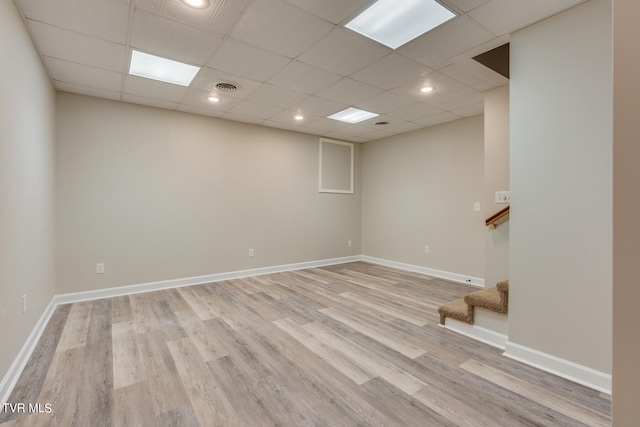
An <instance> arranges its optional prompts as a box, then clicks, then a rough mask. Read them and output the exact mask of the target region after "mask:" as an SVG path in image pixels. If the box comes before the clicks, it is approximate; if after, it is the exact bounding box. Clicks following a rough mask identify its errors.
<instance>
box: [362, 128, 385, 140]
mask: <svg viewBox="0 0 640 427" xmlns="http://www.w3.org/2000/svg"><path fill="white" fill-rule="evenodd" d="M360 136H361V137H362V138H363V139H365V140H366V141H373V140H375V139H382V138H388V137H390V136H393V132H388V131H386V130H382V129H377V130H372V129H369V130H368V131H367V132H364V133H362V134H360Z"/></svg>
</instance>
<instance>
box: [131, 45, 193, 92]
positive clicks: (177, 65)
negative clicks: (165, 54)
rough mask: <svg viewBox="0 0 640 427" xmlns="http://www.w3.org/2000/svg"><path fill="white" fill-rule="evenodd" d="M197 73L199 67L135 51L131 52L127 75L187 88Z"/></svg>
mask: <svg viewBox="0 0 640 427" xmlns="http://www.w3.org/2000/svg"><path fill="white" fill-rule="evenodd" d="M198 71H200V67H196V66H193V65H189V64H184V63H182V62H178V61H173V60H171V59H167V58H162V57H160V56H154V55H149V54H148V53H143V52H139V51H137V50H132V51H131V64H130V65H129V74H131V75H134V76H139V77H145V78H147V79H153V80H159V81H161V82H166V83H172V84H174V85H180V86H189V85H190V84H191V80H193V78H194V77H195V76H196V74H198Z"/></svg>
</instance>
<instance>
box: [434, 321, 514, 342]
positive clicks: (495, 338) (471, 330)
mask: <svg viewBox="0 0 640 427" xmlns="http://www.w3.org/2000/svg"><path fill="white" fill-rule="evenodd" d="M443 327H444V328H445V329H449V330H450V331H453V332H456V333H458V334H460V335H464V336H466V337H469V338H473V339H474V340H477V341H480V342H483V343H485V344H489V345H491V346H493V347H497V348H499V349H501V350H504V349H505V345H506V344H507V341H508V339H509V337H507V336H506V335H504V334H501V333H498V332H496V331H492V330H491V329H487V328H483V327H482V326H478V325H470V324H468V323H465V322H460V321H459V320H456V319H452V318H450V317H447V320H446V324H445V325H444V326H443Z"/></svg>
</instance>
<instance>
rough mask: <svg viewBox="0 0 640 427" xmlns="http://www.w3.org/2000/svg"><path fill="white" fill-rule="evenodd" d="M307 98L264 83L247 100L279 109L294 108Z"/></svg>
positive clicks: (303, 94)
mask: <svg viewBox="0 0 640 427" xmlns="http://www.w3.org/2000/svg"><path fill="white" fill-rule="evenodd" d="M308 96H309V95H307V94H305V93H301V92H297V91H294V90H289V89H285V88H282V87H278V86H273V85H270V84H267V83H264V84H262V85H261V86H260V87H259V88H258V89H256V90H255V91H253V93H252V94H251V95H249V96H248V97H247V99H248V100H249V101H253V102H257V103H259V104H270V105H275V106H277V107H281V108H290V107H293V106H296V105H297V104H298V103H300V101H302V100H303V99H305V98H307V97H308Z"/></svg>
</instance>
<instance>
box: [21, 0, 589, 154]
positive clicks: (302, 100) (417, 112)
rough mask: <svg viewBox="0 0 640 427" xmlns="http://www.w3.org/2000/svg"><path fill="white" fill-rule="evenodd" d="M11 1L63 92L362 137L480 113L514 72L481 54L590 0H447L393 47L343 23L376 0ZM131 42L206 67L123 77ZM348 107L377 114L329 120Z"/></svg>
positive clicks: (376, 136)
mask: <svg viewBox="0 0 640 427" xmlns="http://www.w3.org/2000/svg"><path fill="white" fill-rule="evenodd" d="M15 1H16V4H17V6H18V8H19V9H20V11H21V13H22V14H23V17H24V19H25V22H26V25H27V28H28V30H29V33H30V35H31V37H32V39H33V41H34V44H35V46H36V48H37V50H38V52H39V53H40V55H41V57H42V61H43V63H44V65H45V67H46V69H47V72H48V73H49V76H50V77H51V80H52V81H53V84H54V86H55V88H56V90H58V91H65V92H72V93H79V94H84V95H90V96H96V97H100V98H108V99H113V100H119V101H124V102H131V103H136V104H143V105H148V106H152V107H158V108H164V109H169V110H177V111H183V112H187V113H193V114H200V115H205V116H212V117H219V118H222V119H228V120H234V121H240V122H246V123H253V124H260V125H263V126H268V127H274V128H281V129H288V130H295V131H298V132H304V133H309V134H314V135H320V136H325V137H329V138H335V139H341V140H348V141H354V142H366V141H370V140H374V139H379V138H384V137H388V136H391V135H394V134H399V133H403V132H408V131H412V130H416V129H420V128H423V127H427V126H432V125H435V124H439V123H444V122H447V121H452V120H456V119H459V118H462V117H468V116H472V115H476V114H480V113H482V111H483V94H482V93H483V92H484V91H486V90H488V89H491V88H494V87H498V86H503V85H506V84H508V80H507V79H506V78H505V77H503V76H501V75H500V74H498V73H496V72H494V71H492V70H490V69H489V68H486V67H484V66H482V65H481V64H479V63H477V62H476V61H474V60H473V59H472V58H473V57H474V56H476V55H478V54H481V53H483V52H485V51H488V50H490V49H493V48H495V47H498V46H500V45H502V44H504V43H506V42H508V41H509V34H510V33H512V32H514V31H516V30H518V29H521V28H524V27H526V26H528V25H530V24H533V23H535V22H538V21H540V20H542V19H545V18H547V17H549V16H552V15H554V14H556V13H559V12H562V11H564V10H566V9H568V8H570V7H572V6H575V5H577V4H579V3H582V2H583V1H585V0H441V3H442V4H443V5H445V6H447V7H448V8H449V9H450V10H452V11H454V12H456V13H457V14H458V15H459V16H458V17H456V18H454V19H452V20H450V21H448V22H446V23H445V24H443V25H441V26H439V27H437V28H436V29H434V30H433V31H431V32H429V33H427V34H424V35H422V36H421V37H418V38H417V39H415V40H413V41H411V42H409V43H407V44H405V45H404V46H401V47H399V48H398V49H396V50H392V49H389V48H387V47H385V46H383V45H381V44H378V43H376V42H374V41H372V40H369V39H367V38H365V37H363V36H361V35H359V34H357V33H355V32H352V31H350V30H348V29H346V28H344V24H346V23H347V22H349V20H351V19H352V18H353V17H354V16H356V15H357V14H358V13H359V12H361V11H363V10H364V9H366V8H367V7H368V6H369V5H371V4H372V3H373V1H372V0H211V5H210V7H208V8H207V9H204V10H195V9H191V8H189V7H187V6H186V5H185V4H184V3H183V2H182V1H181V0H15ZM398 1H399V2H400V1H402V0H398ZM132 49H135V50H139V51H142V52H146V53H150V54H153V55H157V56H162V57H165V58H169V59H172V60H176V61H181V62H185V63H188V64H191V65H196V66H199V67H202V69H201V70H200V72H199V73H198V75H197V76H196V77H195V79H194V80H193V82H192V83H191V85H190V86H189V87H182V86H177V85H173V84H169V83H162V82H157V81H152V80H148V79H144V78H141V77H137V76H132V75H128V74H127V71H128V69H129V61H130V58H131V51H132ZM220 82H229V83H233V84H234V85H236V86H237V87H238V89H237V90H236V91H234V92H221V91H219V90H217V89H216V87H215V86H216V84H218V83H220ZM427 84H428V85H431V86H433V87H434V90H433V91H432V92H430V93H426V94H425V93H421V92H420V91H419V89H420V88H421V87H423V86H424V85H427ZM214 93H218V94H219V97H220V98H221V100H222V101H221V102H219V103H216V104H213V103H211V102H209V101H208V100H207V97H209V96H210V95H211V94H214ZM347 107H357V108H360V109H364V110H368V111H371V112H375V113H378V114H379V116H377V117H375V118H373V119H370V120H367V121H364V122H360V123H358V124H347V123H343V122H339V121H335V120H331V119H327V118H326V116H328V115H330V114H333V113H336V112H338V111H340V110H343V109H345V108H347ZM297 114H302V115H303V116H304V119H303V120H300V121H298V120H295V118H294V116H295V115H297ZM377 122H388V124H387V125H384V126H379V125H376V124H375V123H377Z"/></svg>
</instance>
